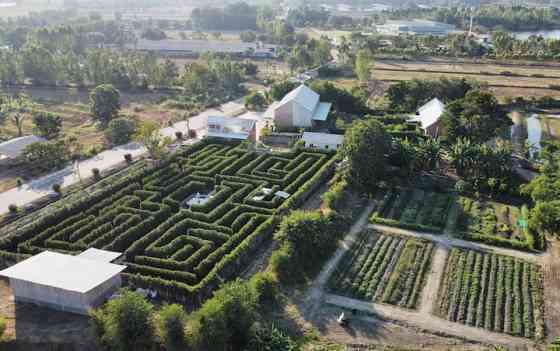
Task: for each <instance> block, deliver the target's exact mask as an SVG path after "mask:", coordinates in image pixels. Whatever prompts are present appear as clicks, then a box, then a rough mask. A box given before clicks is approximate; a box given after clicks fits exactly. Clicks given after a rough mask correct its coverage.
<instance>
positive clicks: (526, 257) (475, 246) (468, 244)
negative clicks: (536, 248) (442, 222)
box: [368, 224, 547, 262]
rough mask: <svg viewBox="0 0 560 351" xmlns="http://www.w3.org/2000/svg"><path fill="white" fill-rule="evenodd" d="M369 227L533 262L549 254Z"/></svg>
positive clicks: (375, 226)
mask: <svg viewBox="0 0 560 351" xmlns="http://www.w3.org/2000/svg"><path fill="white" fill-rule="evenodd" d="M368 228H371V229H375V230H379V231H382V232H387V233H392V234H397V235H405V236H410V237H414V238H420V239H426V240H430V241H433V242H435V243H438V244H441V245H444V246H447V247H449V248H450V247H452V246H456V247H462V248H465V249H473V250H482V251H488V252H493V253H496V254H500V255H506V256H511V257H516V258H519V259H523V260H527V261H531V262H538V261H541V260H543V259H544V258H545V257H546V256H547V254H534V253H529V252H522V251H516V250H510V249H505V248H501V247H496V246H490V245H486V244H481V243H475V242H471V241H465V240H461V239H456V238H450V237H448V236H445V235H438V234H432V233H424V232H418V231H414V230H408V229H401V228H395V227H389V226H386V225H381V224H369V225H368Z"/></svg>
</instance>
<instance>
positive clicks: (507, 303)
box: [435, 249, 544, 340]
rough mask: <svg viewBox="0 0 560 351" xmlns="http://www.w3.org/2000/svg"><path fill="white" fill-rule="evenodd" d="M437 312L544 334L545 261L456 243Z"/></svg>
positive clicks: (502, 328) (529, 334)
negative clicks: (542, 265) (465, 247)
mask: <svg viewBox="0 0 560 351" xmlns="http://www.w3.org/2000/svg"><path fill="white" fill-rule="evenodd" d="M438 300H439V303H438V306H437V308H436V311H435V312H436V314H437V315H439V316H441V317H442V318H445V319H447V320H450V321H454V322H458V323H463V324H468V325H470V326H476V327H480V328H485V329H488V330H491V331H495V332H501V333H507V334H511V335H516V336H523V337H527V338H535V339H537V340H540V339H542V338H544V321H543V294H542V273H541V270H540V267H539V266H537V265H535V264H532V263H528V262H525V261H522V260H519V259H514V258H512V257H508V256H501V255H495V254H487V253H482V252H477V251H474V250H463V249H453V250H452V251H451V254H450V256H449V258H448V262H447V265H446V271H445V275H444V278H443V280H442V283H441V286H440V294H439V298H438Z"/></svg>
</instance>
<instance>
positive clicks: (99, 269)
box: [0, 249, 126, 314]
mask: <svg viewBox="0 0 560 351" xmlns="http://www.w3.org/2000/svg"><path fill="white" fill-rule="evenodd" d="M118 256H120V254H119V253H114V252H108V251H103V250H95V249H90V250H87V251H85V252H83V253H82V254H80V255H77V256H72V255H65V254H60V253H56V252H51V251H44V252H42V253H40V254H38V255H35V256H33V257H31V258H28V259H27V260H25V261H22V262H20V263H18V264H15V265H14V266H12V267H10V268H8V269H5V270H3V271H0V276H2V277H6V278H9V280H10V286H11V288H12V290H13V294H14V297H15V301H16V302H28V303H34V304H37V305H40V306H45V307H48V308H52V309H56V310H60V311H65V312H72V313H78V314H87V313H88V312H89V310H91V309H92V308H95V307H97V306H99V305H101V304H102V303H103V302H105V301H106V299H107V298H109V296H110V295H111V294H112V293H113V292H114V291H115V290H117V289H118V288H119V287H120V285H121V277H120V273H121V272H122V271H123V270H124V269H125V268H126V266H122V265H116V264H113V263H110V261H109V260H113V259H115V258H116V257H118Z"/></svg>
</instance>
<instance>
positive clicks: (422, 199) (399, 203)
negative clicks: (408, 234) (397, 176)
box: [370, 188, 453, 233]
mask: <svg viewBox="0 0 560 351" xmlns="http://www.w3.org/2000/svg"><path fill="white" fill-rule="evenodd" d="M452 199H453V196H452V195H450V194H447V193H435V192H428V191H424V190H421V189H410V188H392V189H383V188H381V189H379V190H378V191H377V192H376V194H375V208H374V210H373V213H372V215H371V218H370V222H372V223H379V224H385V225H390V226H396V227H401V228H405V229H413V230H420V231H427V232H432V233H441V232H442V231H443V230H444V228H445V224H446V222H447V215H448V213H449V208H450V206H451V204H452V203H453V202H452Z"/></svg>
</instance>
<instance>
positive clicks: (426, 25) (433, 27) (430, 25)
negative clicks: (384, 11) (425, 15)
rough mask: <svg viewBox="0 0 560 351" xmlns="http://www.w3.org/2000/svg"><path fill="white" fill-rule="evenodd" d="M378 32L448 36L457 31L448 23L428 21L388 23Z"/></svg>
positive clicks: (381, 26)
mask: <svg viewBox="0 0 560 351" xmlns="http://www.w3.org/2000/svg"><path fill="white" fill-rule="evenodd" d="M376 29H377V31H378V32H379V33H380V34H384V35H400V34H412V35H447V34H449V33H451V32H453V31H454V30H455V26H453V25H451V24H447V23H441V22H433V21H426V20H412V21H387V23H385V24H380V25H378V26H376Z"/></svg>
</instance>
